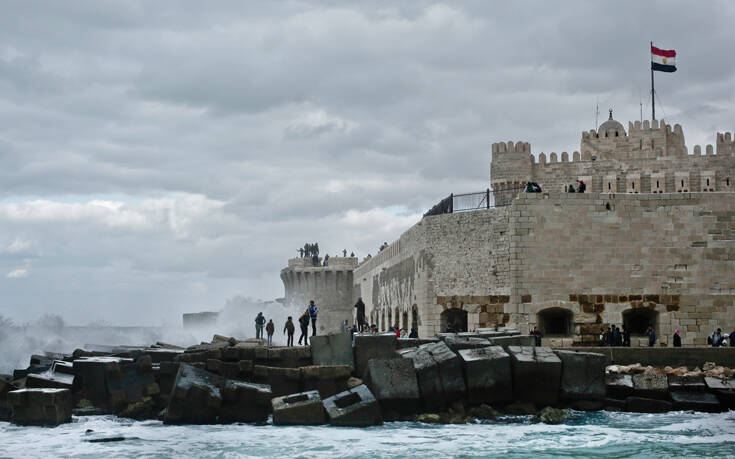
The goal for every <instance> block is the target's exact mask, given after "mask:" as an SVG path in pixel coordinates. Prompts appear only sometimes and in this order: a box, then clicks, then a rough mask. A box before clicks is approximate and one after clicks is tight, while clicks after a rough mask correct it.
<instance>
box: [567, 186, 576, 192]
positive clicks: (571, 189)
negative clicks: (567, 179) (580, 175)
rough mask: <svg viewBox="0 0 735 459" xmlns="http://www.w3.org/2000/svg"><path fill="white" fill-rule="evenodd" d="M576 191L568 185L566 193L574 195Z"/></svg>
mask: <svg viewBox="0 0 735 459" xmlns="http://www.w3.org/2000/svg"><path fill="white" fill-rule="evenodd" d="M575 191H576V190H575V189H574V185H569V189H568V190H567V193H574V192H575Z"/></svg>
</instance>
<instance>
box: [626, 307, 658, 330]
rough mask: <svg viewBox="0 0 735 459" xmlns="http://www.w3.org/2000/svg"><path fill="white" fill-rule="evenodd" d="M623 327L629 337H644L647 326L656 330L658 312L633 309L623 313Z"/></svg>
mask: <svg viewBox="0 0 735 459" xmlns="http://www.w3.org/2000/svg"><path fill="white" fill-rule="evenodd" d="M623 325H625V328H627V329H628V331H630V334H631V335H645V334H646V331H648V326H649V325H652V326H653V328H654V329H656V330H658V312H656V311H655V310H653V309H648V308H635V309H628V310H627V311H623Z"/></svg>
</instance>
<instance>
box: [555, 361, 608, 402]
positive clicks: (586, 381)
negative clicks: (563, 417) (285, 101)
mask: <svg viewBox="0 0 735 459" xmlns="http://www.w3.org/2000/svg"><path fill="white" fill-rule="evenodd" d="M554 353H555V354H556V356H557V357H559V359H560V360H561V363H562V368H561V392H560V396H561V398H562V399H565V400H595V399H597V400H599V399H602V398H603V397H605V356H604V355H602V354H597V353H593V352H573V351H555V352H554Z"/></svg>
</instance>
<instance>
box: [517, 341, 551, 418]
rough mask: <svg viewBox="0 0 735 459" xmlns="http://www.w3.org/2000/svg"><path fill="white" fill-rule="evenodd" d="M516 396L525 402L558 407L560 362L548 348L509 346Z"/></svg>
mask: <svg viewBox="0 0 735 459" xmlns="http://www.w3.org/2000/svg"><path fill="white" fill-rule="evenodd" d="M508 353H509V354H510V357H511V369H512V371H513V396H514V398H515V399H516V400H518V401H522V402H532V403H535V404H537V405H555V404H556V403H557V401H558V399H559V386H560V384H561V360H560V359H559V357H557V356H556V355H555V354H554V353H553V352H552V351H551V349H550V348H548V347H531V346H521V347H519V346H509V347H508Z"/></svg>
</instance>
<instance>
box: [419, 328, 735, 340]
mask: <svg viewBox="0 0 735 459" xmlns="http://www.w3.org/2000/svg"><path fill="white" fill-rule="evenodd" d="M733 335H735V332H733ZM408 337H409V338H418V337H419V332H418V330H416V329H415V328H411V333H409V334H408Z"/></svg>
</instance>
